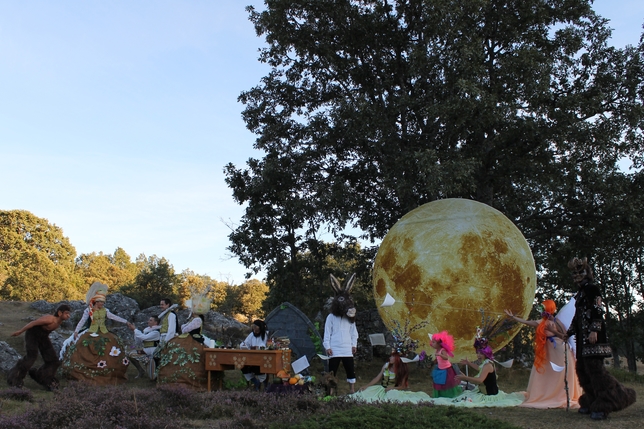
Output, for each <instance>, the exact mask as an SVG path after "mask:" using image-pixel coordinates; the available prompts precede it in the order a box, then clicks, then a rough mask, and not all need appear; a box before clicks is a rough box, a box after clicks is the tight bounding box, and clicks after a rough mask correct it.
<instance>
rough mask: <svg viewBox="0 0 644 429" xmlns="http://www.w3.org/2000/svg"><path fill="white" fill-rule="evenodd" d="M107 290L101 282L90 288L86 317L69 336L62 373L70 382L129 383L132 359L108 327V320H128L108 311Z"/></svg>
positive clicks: (125, 321) (97, 383) (86, 297)
mask: <svg viewBox="0 0 644 429" xmlns="http://www.w3.org/2000/svg"><path fill="white" fill-rule="evenodd" d="M107 290H108V287H107V285H104V284H102V283H99V282H94V283H93V284H92V286H90V289H89V291H88V292H87V295H86V296H85V302H87V308H86V309H85V311H84V312H83V317H82V318H81V320H80V321H79V322H78V325H77V326H76V329H75V330H74V334H73V335H72V336H70V339H71V342H68V344H67V345H68V347H65V348H64V349H62V350H61V354H62V355H63V359H62V361H63V374H64V375H65V376H66V377H68V378H70V379H74V380H79V381H87V382H90V383H92V384H95V385H108V384H120V383H123V382H125V381H126V380H127V376H126V372H127V367H128V365H129V359H128V358H127V357H126V356H125V350H126V349H125V345H124V344H123V343H122V341H121V340H120V339H119V338H118V337H117V336H116V335H114V334H112V333H111V332H109V330H108V329H107V326H106V324H105V322H106V321H107V319H110V320H114V321H117V322H120V323H124V324H126V323H127V320H125V319H123V318H122V317H119V316H116V315H115V314H112V313H111V312H110V311H109V310H108V309H107V308H105V301H106V295H107ZM87 322H89V326H87ZM85 327H87V328H86V329H84V328H85ZM68 341H69V339H68Z"/></svg>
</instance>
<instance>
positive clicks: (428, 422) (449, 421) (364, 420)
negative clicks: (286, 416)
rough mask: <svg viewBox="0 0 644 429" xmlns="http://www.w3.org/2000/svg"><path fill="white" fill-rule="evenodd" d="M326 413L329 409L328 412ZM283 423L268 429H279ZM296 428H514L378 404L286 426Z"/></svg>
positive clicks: (440, 411) (443, 411)
mask: <svg viewBox="0 0 644 429" xmlns="http://www.w3.org/2000/svg"><path fill="white" fill-rule="evenodd" d="M327 411H328V410H327ZM281 427H283V424H282V422H273V423H272V424H271V425H270V426H269V428H274V429H280V428H281ZM289 427H291V428H296V429H322V428H334V429H345V428H347V429H349V428H350V429H356V428H370V429H381V428H382V429H403V428H404V429H407V428H410V427H423V428H424V429H432V428H435V429H442V428H450V429H466V428H467V429H469V428H475V429H476V428H481V429H490V428H495V429H516V428H517V427H516V426H513V425H511V424H509V423H505V422H501V421H498V420H492V419H489V418H487V417H485V416H482V415H480V414H477V413H474V412H472V411H469V410H465V409H462V408H455V407H434V406H433V405H431V404H422V403H421V404H417V405H416V404H391V403H377V404H371V405H369V406H366V405H363V406H354V407H351V408H348V409H344V410H338V411H332V412H321V413H316V414H314V415H312V416H310V417H308V418H302V419H300V420H299V421H298V422H295V423H293V424H291V425H289Z"/></svg>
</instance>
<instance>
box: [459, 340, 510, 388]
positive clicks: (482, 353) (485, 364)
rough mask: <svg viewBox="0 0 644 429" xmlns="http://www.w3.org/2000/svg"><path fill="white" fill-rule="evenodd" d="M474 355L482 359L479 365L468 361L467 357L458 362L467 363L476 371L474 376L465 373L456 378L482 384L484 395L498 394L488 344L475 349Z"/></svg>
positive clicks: (492, 357) (491, 355) (490, 350)
mask: <svg viewBox="0 0 644 429" xmlns="http://www.w3.org/2000/svg"><path fill="white" fill-rule="evenodd" d="M476 357H477V358H478V359H479V361H482V362H481V364H480V365H477V364H475V363H474V362H470V361H469V360H468V359H467V358H465V359H463V360H461V362H460V363H461V364H462V365H467V366H469V367H471V368H472V369H474V370H475V371H478V374H477V375H476V377H468V376H467V375H463V374H458V375H457V376H456V378H458V379H459V380H461V381H467V382H469V383H473V384H479V385H480V384H483V385H484V386H485V389H484V390H485V391H484V392H482V393H485V394H486V395H496V394H498V393H499V386H498V385H497V383H496V371H495V369H494V364H493V363H492V359H494V356H493V354H492V349H491V348H490V346H486V347H484V348H481V349H476Z"/></svg>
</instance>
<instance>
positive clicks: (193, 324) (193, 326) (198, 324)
mask: <svg viewBox="0 0 644 429" xmlns="http://www.w3.org/2000/svg"><path fill="white" fill-rule="evenodd" d="M202 329H203V315H202V314H194V313H193V315H192V320H191V321H189V322H187V323H184V324H183V325H181V333H182V334H190V335H191V336H192V338H193V339H194V340H195V341H197V342H198V343H201V344H203V343H204V336H203V334H202V332H201V330H202Z"/></svg>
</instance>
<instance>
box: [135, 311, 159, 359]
mask: <svg viewBox="0 0 644 429" xmlns="http://www.w3.org/2000/svg"><path fill="white" fill-rule="evenodd" d="M127 326H128V328H130V329H131V330H132V331H133V332H134V341H135V343H136V344H137V345H139V344H140V345H141V347H142V348H143V352H144V353H145V354H146V355H148V356H149V357H152V355H154V352H155V350H156V349H157V346H158V345H159V341H160V340H161V334H160V332H159V331H160V330H161V325H159V318H158V317H157V316H150V318H149V319H148V326H147V328H145V329H144V330H143V331H141V330H139V329H136V328H135V326H134V325H133V324H132V323H128V324H127Z"/></svg>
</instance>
